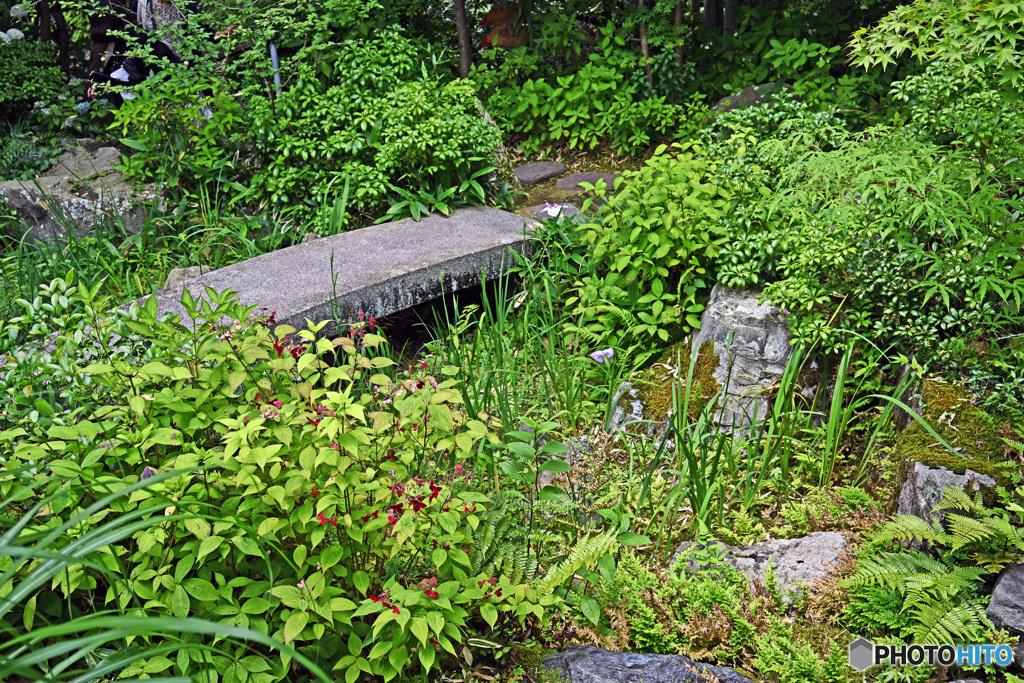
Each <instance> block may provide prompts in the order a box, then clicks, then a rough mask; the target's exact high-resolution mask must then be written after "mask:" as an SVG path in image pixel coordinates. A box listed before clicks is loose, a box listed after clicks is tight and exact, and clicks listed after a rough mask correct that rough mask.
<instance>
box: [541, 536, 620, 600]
mask: <svg viewBox="0 0 1024 683" xmlns="http://www.w3.org/2000/svg"><path fill="white" fill-rule="evenodd" d="M617 543H618V541H617V540H616V533H615V532H614V531H606V532H605V533H603V534H596V535H593V536H581V537H580V539H579V540H578V541H577V542H576V545H575V546H574V547H573V549H572V550H571V551H570V552H569V556H568V557H566V559H564V560H562V561H561V562H560V563H559V564H557V565H555V566H554V567H551V568H550V569H549V570H548V571H547V572H546V573H545V574H544V576H543V577H542V578H541V579H540V581H539V582H538V583H537V585H536V588H537V592H538V593H539V594H540V595H547V594H549V593H552V592H554V590H555V589H556V588H558V587H560V586H562V585H564V584H565V583H566V582H568V581H569V580H570V579H572V578H573V576H575V575H576V572H578V571H579V570H580V569H581V568H582V567H587V566H590V565H592V564H593V563H594V562H596V561H597V560H598V558H600V557H601V556H603V555H606V554H607V553H609V552H611V551H612V550H613V549H614V548H615V547H616V545H617Z"/></svg>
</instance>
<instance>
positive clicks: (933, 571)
mask: <svg viewBox="0 0 1024 683" xmlns="http://www.w3.org/2000/svg"><path fill="white" fill-rule="evenodd" d="M987 573H988V572H987V571H986V570H985V569H983V568H981V567H958V566H955V565H953V564H952V563H949V562H947V561H944V560H941V559H938V558H934V557H929V556H927V555H925V554H924V553H921V552H916V551H915V552H907V553H890V552H883V553H879V554H878V555H876V556H874V557H869V558H865V559H862V560H860V562H858V565H857V572H856V573H855V574H854V575H853V576H851V577H850V578H848V579H846V580H845V581H843V585H845V586H846V587H848V588H852V589H865V588H867V589H868V590H859V591H858V590H854V591H853V592H854V602H855V603H860V604H858V606H857V608H856V610H855V611H856V612H857V613H858V614H862V616H863V615H866V617H864V618H865V619H866V620H873V621H874V622H875V623H878V622H883V623H891V624H894V625H895V624H896V623H898V622H899V621H900V620H899V619H898V618H897V617H896V615H888V616H886V615H884V614H876V613H875V611H873V610H872V609H871V604H870V603H873V602H875V601H876V598H877V594H876V593H875V591H872V590H870V589H871V588H873V587H878V586H881V587H884V588H887V589H890V590H892V591H895V592H896V593H898V594H899V595H900V596H901V597H902V603H903V604H902V607H901V610H900V612H901V613H902V614H909V615H912V623H911V625H910V627H909V629H907V630H908V631H909V635H912V636H913V638H914V640H915V642H927V643H935V642H965V641H971V640H973V641H978V640H981V639H982V638H984V637H985V634H986V632H987V631H988V630H990V629H991V628H992V624H991V623H990V622H989V621H988V618H987V617H986V616H985V608H984V600H983V599H982V598H979V597H978V596H977V589H978V587H979V585H980V584H981V580H982V577H983V576H984V575H985V574H987ZM865 603H867V604H865ZM901 635H907V634H901Z"/></svg>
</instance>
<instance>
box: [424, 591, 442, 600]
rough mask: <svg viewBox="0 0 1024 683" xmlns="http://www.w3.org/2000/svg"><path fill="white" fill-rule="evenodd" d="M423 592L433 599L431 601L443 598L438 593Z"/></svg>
mask: <svg viewBox="0 0 1024 683" xmlns="http://www.w3.org/2000/svg"><path fill="white" fill-rule="evenodd" d="M423 592H424V594H426V596H427V597H428V598H431V599H433V598H438V597H440V596H441V594H440V593H438V592H437V591H431V590H426V591H423Z"/></svg>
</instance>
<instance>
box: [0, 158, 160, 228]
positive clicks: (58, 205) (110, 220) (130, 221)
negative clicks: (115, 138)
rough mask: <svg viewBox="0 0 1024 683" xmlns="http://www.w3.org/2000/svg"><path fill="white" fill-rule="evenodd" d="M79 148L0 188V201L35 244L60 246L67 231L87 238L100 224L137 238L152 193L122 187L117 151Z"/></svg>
mask: <svg viewBox="0 0 1024 683" xmlns="http://www.w3.org/2000/svg"><path fill="white" fill-rule="evenodd" d="M79 142H80V145H79V146H78V147H76V148H75V149H73V150H72V151H70V152H65V153H64V154H62V155H60V157H59V158H58V160H57V164H56V165H55V166H54V167H53V168H52V169H50V170H49V171H47V172H46V173H44V174H43V175H42V176H40V177H39V178H36V179H34V180H7V181H4V182H0V199H3V200H4V201H5V202H6V203H7V206H8V208H9V209H10V210H11V211H12V212H13V213H14V215H15V216H16V217H17V218H19V219H20V220H21V221H22V222H23V223H24V224H25V226H26V227H28V228H29V231H30V235H31V237H32V238H34V239H36V240H41V241H45V242H54V241H58V242H62V241H65V240H67V238H68V231H69V230H70V231H73V232H74V233H75V234H87V233H88V232H90V231H91V230H92V229H94V228H95V227H96V226H97V225H101V224H108V225H112V226H118V227H120V228H122V229H124V230H125V231H126V232H127V233H129V234H138V233H139V232H140V231H141V230H142V226H143V225H144V224H145V222H146V219H147V218H148V217H149V215H150V207H151V205H152V204H153V203H154V202H158V201H159V197H158V194H157V192H156V190H155V189H153V188H151V187H147V188H143V189H141V190H139V191H136V189H135V188H133V187H132V185H131V184H130V183H128V182H127V181H125V179H124V176H123V175H121V173H120V172H119V171H117V170H115V167H116V166H117V165H118V164H120V163H121V152H120V151H119V150H117V149H115V148H113V147H97V146H96V145H95V141H91V140H82V141H79Z"/></svg>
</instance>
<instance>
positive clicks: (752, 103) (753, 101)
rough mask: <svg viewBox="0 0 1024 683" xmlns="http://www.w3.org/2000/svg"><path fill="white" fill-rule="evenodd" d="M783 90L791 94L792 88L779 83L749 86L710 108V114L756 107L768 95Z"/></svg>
mask: <svg viewBox="0 0 1024 683" xmlns="http://www.w3.org/2000/svg"><path fill="white" fill-rule="evenodd" d="M783 90H785V91H787V92H793V86H791V85H790V84H788V83H779V82H776V83H761V84H760V85H751V86H748V87H746V88H744V89H743V90H740V91H739V92H738V93H734V94H732V95H729V96H728V97H723V98H722V99H720V100H719V101H718V103H717V104H715V106H713V107H712V108H711V111H712V113H722V112H727V111H732V110H733V109H746V108H747V107H756V106H757V105H759V104H761V103H762V102H764V101H765V100H766V99H767V98H768V96H769V95H773V94H776V93H779V92H781V91H783Z"/></svg>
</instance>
